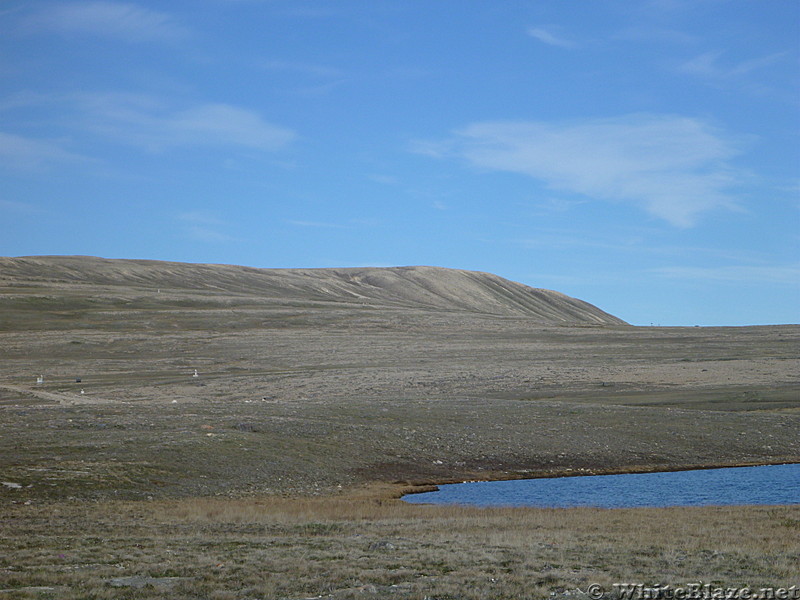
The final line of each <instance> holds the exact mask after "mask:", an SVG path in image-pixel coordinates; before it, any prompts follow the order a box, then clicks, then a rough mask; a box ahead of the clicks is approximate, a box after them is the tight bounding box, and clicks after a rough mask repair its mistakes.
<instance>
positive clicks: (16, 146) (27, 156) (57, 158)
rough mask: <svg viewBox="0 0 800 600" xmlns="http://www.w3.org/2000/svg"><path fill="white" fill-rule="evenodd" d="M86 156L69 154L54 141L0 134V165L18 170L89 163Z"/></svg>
mask: <svg viewBox="0 0 800 600" xmlns="http://www.w3.org/2000/svg"><path fill="white" fill-rule="evenodd" d="M88 160H90V159H88V158H87V157H85V156H81V155H79V154H74V153H72V152H68V151H67V150H64V148H62V146H61V144H60V143H59V142H56V141H52V140H38V139H34V138H29V137H23V136H20V135H14V134H10V133H3V132H0V165H3V166H7V167H12V168H17V169H38V168H42V167H45V166H48V165H51V164H53V163H74V162H84V161H88Z"/></svg>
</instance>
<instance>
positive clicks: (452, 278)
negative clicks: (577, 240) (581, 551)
mask: <svg viewBox="0 0 800 600" xmlns="http://www.w3.org/2000/svg"><path fill="white" fill-rule="evenodd" d="M12 281H16V282H17V283H24V282H28V283H32V284H37V285H41V284H47V285H54V286H56V287H64V288H75V287H76V286H78V287H81V288H82V287H84V286H93V285H94V286H99V287H102V288H109V287H112V288H113V287H120V286H122V287H126V288H134V289H137V290H139V291H143V289H146V290H152V291H156V290H172V291H180V292H183V293H185V292H187V291H197V292H213V293H214V294H218V295H224V294H231V295H235V296H237V297H242V296H252V297H254V298H258V299H259V300H260V301H262V302H263V301H264V300H267V299H273V300H274V301H275V302H280V303H283V302H289V301H292V302H311V303H336V304H337V305H338V306H341V305H344V304H351V305H354V306H363V305H369V306H371V307H385V308H387V309H389V308H407V309H418V310H443V311H464V312H469V313H481V314H489V315H498V316H515V317H529V318H531V319H535V320H537V321H540V322H542V323H547V324H553V325H625V324H626V323H625V322H624V321H623V320H621V319H619V318H617V317H615V316H613V315H610V314H608V313H606V312H604V311H602V310H600V309H599V308H597V307H596V306H593V305H591V304H589V303H588V302H584V301H582V300H578V299H576V298H572V297H570V296H567V295H565V294H562V293H559V292H556V291H552V290H546V289H539V288H533V287H530V286H527V285H524V284H521V283H517V282H514V281H510V280H508V279H504V278H502V277H499V276H497V275H494V274H491V273H483V272H478V271H466V270H461V269H448V268H443V267H432V266H405V267H351V268H325V269H259V268H254V267H244V266H235V265H216V264H194V263H178V262H166V261H153V260H129V259H104V258H97V257H89V256H31V257H18V258H0V284H2V283H5V284H8V283H10V282H12ZM75 291H77V290H75Z"/></svg>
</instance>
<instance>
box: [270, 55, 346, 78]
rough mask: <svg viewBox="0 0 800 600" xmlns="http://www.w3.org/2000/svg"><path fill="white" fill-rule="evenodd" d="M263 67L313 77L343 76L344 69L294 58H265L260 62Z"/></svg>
mask: <svg viewBox="0 0 800 600" xmlns="http://www.w3.org/2000/svg"><path fill="white" fill-rule="evenodd" d="M260 66H261V68H263V69H266V70H268V71H280V72H286V73H296V74H299V75H308V76H311V77H336V78H339V77H342V74H343V73H342V71H341V70H340V69H337V68H335V67H329V66H327V65H321V64H316V63H307V62H300V61H292V60H275V59H272V60H265V61H262V62H261V63H260Z"/></svg>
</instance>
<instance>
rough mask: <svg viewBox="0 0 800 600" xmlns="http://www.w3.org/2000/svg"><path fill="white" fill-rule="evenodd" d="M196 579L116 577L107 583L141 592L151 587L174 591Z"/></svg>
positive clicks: (137, 576) (139, 576)
mask: <svg viewBox="0 0 800 600" xmlns="http://www.w3.org/2000/svg"><path fill="white" fill-rule="evenodd" d="M191 579H194V577H147V576H145V575H133V576H131V577H114V578H113V579H106V580H105V582H106V583H107V584H108V585H110V586H111V587H130V588H135V589H137V590H140V589H142V588H145V587H147V586H148V585H151V586H153V587H155V588H158V589H172V588H173V587H175V586H176V585H178V584H179V583H181V582H182V581H189V580H191Z"/></svg>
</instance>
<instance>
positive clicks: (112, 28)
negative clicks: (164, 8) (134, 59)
mask: <svg viewBox="0 0 800 600" xmlns="http://www.w3.org/2000/svg"><path fill="white" fill-rule="evenodd" d="M23 29H24V30H26V31H29V32H36V31H46V32H55V33H62V34H85V35H94V36H100V37H107V38H113V39H118V40H122V41H126V42H153V41H159V42H163V41H175V40H180V39H184V38H186V37H188V36H189V30H188V29H187V28H186V27H184V26H183V25H181V24H179V23H177V22H176V21H175V20H174V19H173V18H172V17H171V16H170V15H168V14H166V13H162V12H158V11H154V10H151V9H149V8H146V7H143V6H139V5H137V4H131V3H124V2H110V1H102V0H98V1H93V2H63V3H54V4H50V5H48V6H47V7H46V8H45V9H43V10H41V11H40V12H38V13H35V14H33V15H30V16H29V17H27V18H26V19H25V20H24V21H23Z"/></svg>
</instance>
